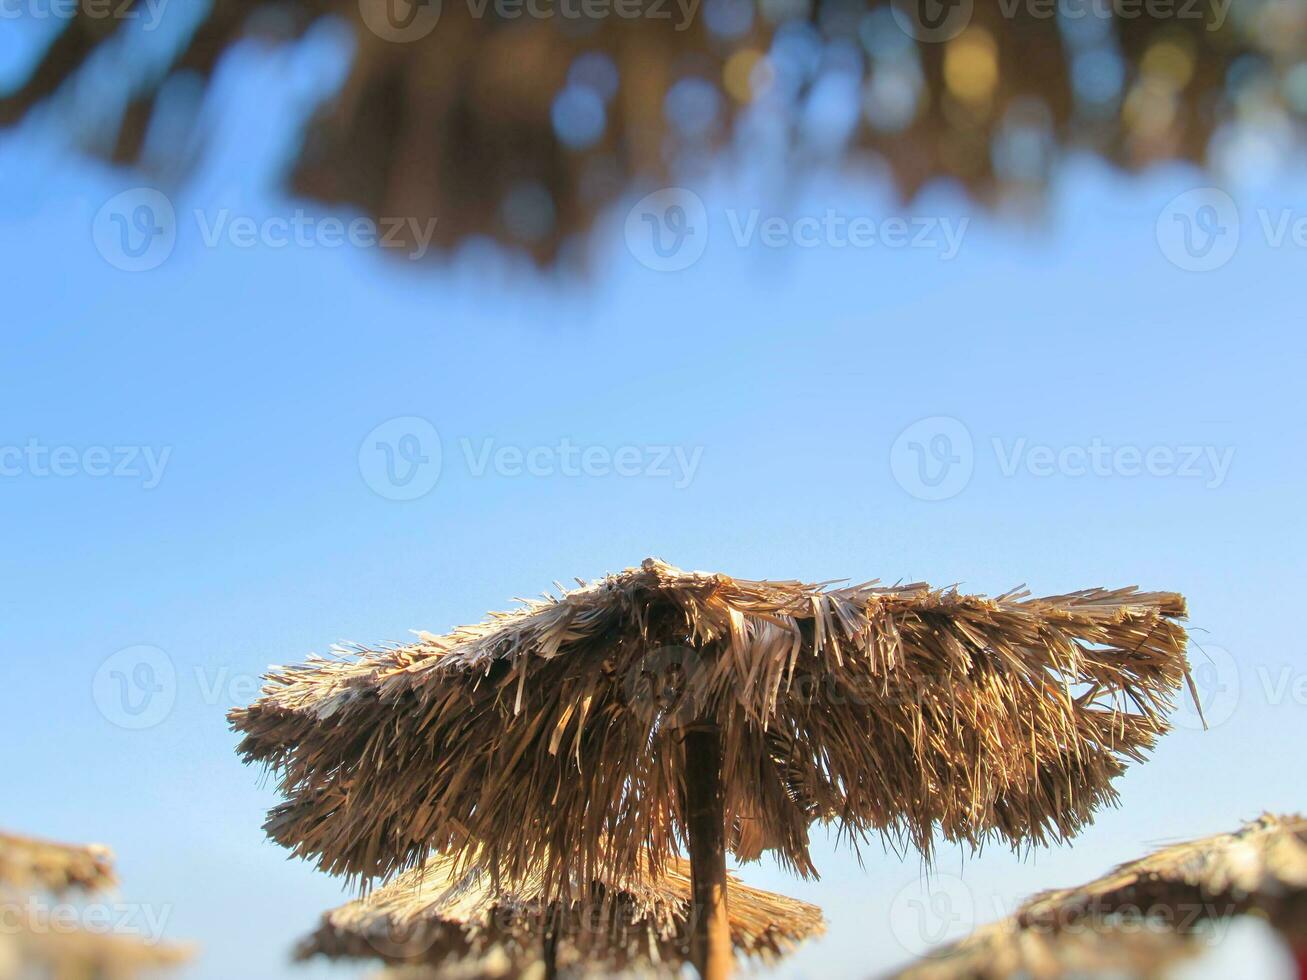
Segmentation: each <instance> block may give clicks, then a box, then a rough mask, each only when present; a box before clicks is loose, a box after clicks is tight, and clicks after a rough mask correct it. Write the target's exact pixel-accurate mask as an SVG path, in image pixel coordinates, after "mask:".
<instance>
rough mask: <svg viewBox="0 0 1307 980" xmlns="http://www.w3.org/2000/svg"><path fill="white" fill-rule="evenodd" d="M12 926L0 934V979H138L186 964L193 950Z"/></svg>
mask: <svg viewBox="0 0 1307 980" xmlns="http://www.w3.org/2000/svg"><path fill="white" fill-rule="evenodd" d="M14 926H15V924H14V923H12V922H11V923H9V924H8V925H7V927H6V929H5V930H4V932H3V933H0V980H31V978H34V977H49V978H52V980H136V978H137V977H148V976H154V975H157V974H159V973H161V972H165V971H169V972H170V971H171V970H172V969H174V968H176V967H179V966H181V965H182V964H184V963H186V962H187V961H188V960H189V959H190V958H191V955H192V952H191V950H189V949H187V948H185V947H182V946H174V945H169V944H160V943H151V942H147V941H145V940H144V939H141V938H139V937H137V936H128V935H115V934H113V933H104V932H90V931H86V930H83V929H66V928H65V929H52V928H51V927H50V925H49V924H48V923H45V924H42V925H41V926H40V927H39V928H37V927H34V926H33V925H32V924H31V923H26V922H23V923H18V924H17V928H15V927H14Z"/></svg>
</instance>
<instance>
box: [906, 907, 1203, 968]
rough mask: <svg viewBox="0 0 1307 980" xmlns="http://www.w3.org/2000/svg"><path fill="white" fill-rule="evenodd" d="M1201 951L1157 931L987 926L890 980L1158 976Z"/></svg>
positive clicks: (1011, 924)
mask: <svg viewBox="0 0 1307 980" xmlns="http://www.w3.org/2000/svg"><path fill="white" fill-rule="evenodd" d="M1197 952H1198V946H1197V944H1196V943H1194V942H1192V941H1191V940H1190V939H1188V938H1187V937H1184V936H1180V935H1177V934H1176V933H1172V932H1166V931H1161V930H1158V929H1118V928H1112V927H1110V926H1102V925H1093V926H1086V927H1085V928H1081V929H1076V930H1073V931H1071V932H1066V933H1058V934H1053V933H1049V932H1046V931H1042V930H1038V929H1032V928H1026V927H1023V926H1021V925H1020V924H1019V923H1018V922H1017V921H1016V920H1015V919H1011V918H1009V919H1003V920H1001V921H999V922H995V923H992V924H990V925H987V926H983V927H981V928H979V929H977V930H976V931H975V932H973V933H972V934H971V935H970V936H968V937H967V938H966V939H963V940H961V941H959V942H957V943H953V944H951V945H949V946H946V947H944V948H943V949H940V950H936V951H934V952H932V953H931V954H930V955H929V956H927V957H925V958H923V959H922V960H921V961H920V962H918V963H916V964H914V965H912V966H910V967H908V968H907V969H905V970H901V971H899V972H898V973H895V974H893V977H892V978H891V980H1009V978H1011V977H1022V978H1025V980H1059V978H1064V977H1101V976H1110V977H1116V978H1119V980H1124V978H1127V977H1137V978H1140V980H1144V978H1149V977H1156V976H1158V975H1159V972H1160V971H1162V970H1164V969H1167V968H1170V967H1172V966H1175V965H1176V964H1178V963H1180V962H1183V961H1184V960H1186V959H1188V958H1190V957H1192V956H1194V955H1196V954H1197Z"/></svg>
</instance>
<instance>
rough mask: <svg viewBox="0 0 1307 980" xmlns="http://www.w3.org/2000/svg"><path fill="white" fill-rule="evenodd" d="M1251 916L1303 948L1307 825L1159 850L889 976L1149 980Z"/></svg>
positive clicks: (1300, 822) (1251, 826)
mask: <svg viewBox="0 0 1307 980" xmlns="http://www.w3.org/2000/svg"><path fill="white" fill-rule="evenodd" d="M1247 913H1252V914H1255V915H1259V916H1262V917H1264V918H1266V919H1268V920H1269V921H1270V922H1271V924H1272V925H1274V926H1276V927H1277V928H1278V929H1280V930H1281V932H1283V933H1284V934H1285V935H1286V936H1287V937H1288V938H1289V939H1290V940H1291V941H1292V942H1293V943H1294V944H1295V945H1297V946H1299V947H1301V946H1302V945H1303V944H1304V943H1307V820H1305V819H1304V818H1303V817H1301V816H1297V815H1294V816H1274V815H1271V814H1264V815H1263V816H1262V817H1260V818H1259V819H1257V820H1255V821H1253V822H1251V823H1248V824H1246V825H1245V826H1244V827H1242V828H1240V829H1239V830H1237V831H1235V832H1234V833H1232V834H1216V835H1214V836H1212V837H1204V838H1200V839H1198V840H1193V841H1188V842H1186V843H1183V844H1175V845H1172V846H1170V847H1164V848H1162V849H1160V850H1158V851H1155V852H1154V853H1153V854H1150V855H1149V856H1148V857H1145V858H1141V859H1139V860H1137V861H1130V862H1127V863H1126V864H1122V865H1120V866H1119V867H1117V868H1115V869H1114V870H1113V871H1111V872H1110V873H1108V874H1107V875H1104V876H1103V877H1102V878H1098V879H1095V880H1094V881H1091V882H1089V883H1088V884H1085V885H1081V886H1079V887H1076V888H1064V889H1058V890H1055V891H1047V892H1041V893H1040V894H1038V895H1036V896H1034V897H1033V898H1031V899H1029V900H1027V901H1026V902H1024V903H1022V905H1021V907H1020V908H1019V909H1018V910H1017V912H1016V914H1015V915H1013V916H1011V917H1010V918H1007V919H1003V920H1001V921H999V922H996V923H994V924H992V925H989V926H984V927H982V928H980V929H977V930H976V931H975V932H974V933H973V934H972V935H971V936H969V937H967V938H966V939H964V940H962V941H961V942H958V943H954V944H953V945H951V946H948V947H945V948H943V949H940V950H936V951H935V952H933V953H932V954H931V955H930V956H929V957H927V958H925V959H923V960H922V961H921V962H919V963H917V964H915V965H913V966H912V967H909V968H908V969H907V970H904V971H903V972H901V973H898V974H895V980H1002V978H1007V977H1011V976H1023V977H1031V978H1034V980H1046V978H1058V977H1081V976H1095V975H1101V974H1110V975H1112V976H1119V977H1123V978H1124V977H1138V978H1141V980H1142V978H1148V977H1153V976H1156V975H1157V973H1158V971H1159V970H1160V969H1162V968H1163V967H1164V966H1171V965H1174V964H1175V963H1176V962H1178V961H1179V960H1182V959H1185V958H1187V957H1190V956H1195V955H1197V954H1198V953H1200V952H1201V950H1202V935H1203V933H1202V927H1203V925H1204V924H1205V923H1209V922H1212V921H1217V920H1223V919H1228V918H1230V917H1232V916H1235V915H1242V914H1247Z"/></svg>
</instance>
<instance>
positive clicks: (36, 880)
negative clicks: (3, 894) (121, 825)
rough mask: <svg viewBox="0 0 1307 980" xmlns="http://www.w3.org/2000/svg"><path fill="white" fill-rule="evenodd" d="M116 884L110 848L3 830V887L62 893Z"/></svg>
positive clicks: (0, 854)
mask: <svg viewBox="0 0 1307 980" xmlns="http://www.w3.org/2000/svg"><path fill="white" fill-rule="evenodd" d="M115 884H116V881H115V878H114V873H113V855H112V854H111V853H110V852H109V849H108V848H105V847H100V846H98V845H95V844H89V845H72V844H56V843H54V842H52V841H45V840H37V839H35V838H31V837H21V836H19V835H17V834H7V833H0V887H3V888H10V889H13V890H16V891H23V892H33V891H47V892H54V893H56V894H59V893H62V892H66V891H70V890H72V889H80V890H82V891H88V892H94V891H103V890H105V889H107V888H112V887H113V886H114V885H115Z"/></svg>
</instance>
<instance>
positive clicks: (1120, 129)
mask: <svg viewBox="0 0 1307 980" xmlns="http://www.w3.org/2000/svg"><path fill="white" fill-rule="evenodd" d="M894 2H895V4H897V8H896V9H893V10H892V9H891V3H890V0H865V2H862V0H702V3H701V2H700V0H603V2H594V0H532V2H531V3H530V4H528V5H526V6H525V7H524V6H523V5H522V4H521V3H520V2H516V0H487V2H482V0H463V2H459V0H444V2H443V3H441V2H440V0H413V3H412V5H411V6H410V3H409V0H212V2H211V4H210V7H211V9H210V10H209V12H208V14H207V16H206V17H205V18H204V19H203V23H202V24H201V26H200V27H199V28H198V30H194V31H193V32H190V33H189V34H187V36H186V40H185V41H184V42H183V43H182V44H181V46H180V48H179V50H177V51H176V52H175V53H174V54H173V56H172V57H171V58H170V59H168V60H167V62H166V64H165V66H164V68H163V69H162V70H160V71H154V70H144V71H142V70H132V71H128V72H124V73H123V77H124V78H130V79H131V81H130V83H127V82H124V84H129V86H130V89H131V90H130V92H129V93H128V95H129V98H128V99H127V100H126V101H125V108H124V107H123V106H122V105H119V104H117V103H116V102H115V101H114V100H112V99H106V100H104V102H103V105H98V106H97V109H96V111H94V112H92V114H91V115H92V120H91V121H90V122H87V123H86V124H85V125H79V124H78V123H77V121H76V120H77V119H78V118H81V117H79V116H78V115H77V112H75V111H72V109H70V111H69V112H68V113H67V114H66V117H67V120H68V122H69V126H70V128H72V129H74V130H75V131H76V132H75V135H77V136H79V137H82V138H83V140H84V142H86V143H87V144H89V146H90V148H91V149H94V150H98V151H99V152H103V153H105V154H107V155H109V156H112V157H113V158H114V159H116V160H121V161H134V160H138V159H140V158H142V156H144V157H145V162H147V163H151V164H163V163H167V162H169V161H168V159H167V158H168V157H169V156H171V157H172V158H173V159H172V160H171V161H170V162H171V163H172V164H176V163H177V159H176V158H177V157H181V158H183V160H182V162H186V161H185V159H184V158H185V157H187V156H188V155H190V154H193V152H194V145H195V137H198V138H199V139H201V140H202V139H203V137H204V135H205V134H203V133H198V134H196V133H185V132H180V131H169V132H168V133H167V134H166V137H167V138H165V139H162V140H161V141H157V140H156V141H155V142H156V143H161V145H151V138H152V137H154V136H158V135H159V134H158V132H152V130H151V128H150V127H151V125H152V123H155V122H157V121H158V117H157V116H156V113H155V110H156V107H157V106H158V105H159V103H160V102H161V101H166V100H168V99H170V100H171V101H170V103H169V104H170V107H171V110H172V111H171V112H170V114H169V119H170V120H172V121H174V122H175V121H176V120H177V119H179V118H192V119H193V118H195V117H197V116H199V111H198V103H197V102H195V101H192V102H188V101H187V100H188V99H196V98H198V93H199V92H200V91H202V86H193V85H191V84H189V83H190V81H191V80H194V79H196V78H201V79H205V80H207V79H208V78H209V77H210V76H212V74H213V73H214V70H215V67H216V66H217V65H218V63H219V61H220V59H221V56H222V55H223V54H224V52H226V51H228V50H229V49H231V48H232V46H233V45H234V44H236V43H237V42H238V41H240V40H241V39H243V38H250V37H264V38H269V37H270V38H274V39H285V38H293V37H296V36H299V35H300V34H302V33H303V32H304V31H305V30H306V28H308V26H309V25H311V24H314V23H318V22H320V21H321V19H322V18H324V17H326V16H329V15H330V16H334V17H336V18H338V19H340V20H341V21H343V22H344V23H345V24H346V25H347V26H348V28H349V30H350V32H351V34H352V37H353V41H354V45H355V53H354V57H353V61H352V64H351V69H350V73H349V77H348V80H347V81H346V82H345V84H344V88H343V90H342V91H341V92H340V93H339V94H338V96H337V97H335V98H334V99H332V101H331V102H330V103H329V104H327V105H325V106H324V107H322V109H321V111H319V112H317V114H316V115H315V116H314V117H313V118H312V120H311V122H310V123H309V124H308V127H307V131H306V133H305V139H304V144H303V149H302V152H301V153H300V154H299V158H298V160H297V162H296V165H295V167H294V174H293V180H292V184H293V187H294V188H295V189H297V190H298V191H299V192H301V193H303V194H306V195H308V196H310V197H312V198H316V199H320V200H323V201H327V202H349V203H350V204H353V205H357V206H359V207H361V208H363V209H365V210H366V211H367V212H369V213H370V214H372V215H374V216H378V217H388V216H389V217H396V216H412V217H415V218H418V219H420V220H423V221H425V220H426V219H428V218H430V217H435V218H437V219H438V225H437V229H436V239H437V244H442V245H451V244H453V243H456V242H458V241H460V240H462V239H464V238H466V237H468V236H470V235H489V236H493V237H495V238H498V239H501V240H503V241H507V242H510V243H512V244H514V245H517V246H519V247H522V248H525V249H527V250H529V251H530V252H531V253H532V254H533V255H535V256H536V258H538V259H540V260H549V259H551V258H553V257H554V256H556V255H557V253H558V250H559V248H560V246H561V245H563V244H564V243H565V242H566V241H567V240H569V238H571V237H572V236H575V235H576V234H577V233H579V232H583V231H585V230H586V229H587V228H588V227H589V226H590V224H591V222H592V220H593V218H594V216H595V214H596V211H597V210H598V209H599V208H601V207H603V206H604V205H605V204H607V203H609V202H611V201H612V200H613V199H614V198H615V196H616V195H617V194H619V193H620V192H622V191H623V190H625V189H627V188H628V187H629V186H630V185H631V184H633V183H642V184H645V185H648V186H649V187H651V188H652V187H654V186H658V185H661V184H665V183H668V182H683V179H684V177H685V173H686V171H685V168H684V166H682V165H680V164H683V163H684V161H686V160H696V159H702V158H703V157H704V156H705V153H706V152H707V151H711V150H712V149H714V148H720V147H721V146H723V145H725V144H727V143H728V142H729V141H730V140H731V138H732V136H731V134H732V132H733V131H735V130H736V127H735V124H736V122H737V121H739V120H740V119H742V118H744V117H745V115H746V113H747V111H748V110H750V109H757V110H758V115H757V118H758V119H760V120H762V121H763V122H764V125H770V126H772V127H773V128H775V129H776V130H777V131H778V132H779V133H780V134H781V136H782V142H785V143H788V144H789V145H791V146H792V147H793V148H794V149H795V152H796V153H797V154H799V157H800V159H801V160H802V159H807V158H810V157H812V156H813V155H816V156H821V155H823V154H827V153H828V152H833V153H834V154H835V155H836V156H837V157H838V156H841V155H842V156H844V157H845V158H847V159H851V160H863V159H865V158H866V156H867V154H866V153H863V152H862V151H869V153H870V154H871V155H874V156H876V157H879V158H882V159H883V160H884V161H885V162H886V163H887V164H888V166H889V168H890V171H891V172H892V174H893V177H894V180H895V181H896V183H897V185H898V186H899V188H900V189H901V190H902V191H903V192H904V193H905V194H911V193H912V192H913V191H915V190H916V189H917V188H918V187H920V186H921V185H922V184H923V183H924V182H925V181H927V180H930V179H932V178H935V177H940V176H946V177H952V178H956V179H957V180H958V181H960V182H961V183H962V184H964V185H965V186H966V187H967V188H969V189H970V190H971V192H972V193H973V194H974V195H975V196H976V197H978V198H980V199H984V200H992V199H993V198H995V197H996V196H997V195H999V194H1002V193H1003V192H1004V191H1005V190H1008V189H1012V188H1017V189H1021V188H1030V187H1037V186H1039V185H1040V184H1042V183H1043V181H1044V180H1045V178H1046V177H1047V175H1048V169H1049V164H1050V159H1051V151H1052V150H1054V149H1055V148H1065V147H1083V148H1087V149H1091V150H1094V151H1096V152H1098V153H1101V154H1102V155H1104V156H1105V157H1107V158H1108V159H1110V160H1113V161H1115V162H1117V163H1119V164H1121V165H1124V166H1127V167H1138V166H1140V165H1143V164H1145V163H1147V162H1149V161H1153V160H1158V159H1165V158H1173V157H1181V158H1188V159H1195V160H1202V159H1203V158H1204V157H1205V155H1206V153H1207V150H1208V146H1209V142H1210V140H1211V137H1212V135H1213V133H1214V132H1215V131H1217V129H1218V128H1219V127H1220V126H1222V125H1223V124H1224V123H1227V122H1233V123H1238V124H1242V123H1248V122H1263V123H1265V122H1269V123H1270V124H1271V125H1273V126H1274V125H1278V124H1280V123H1284V122H1287V121H1289V120H1291V119H1300V118H1301V115H1302V113H1303V112H1304V111H1307V90H1304V81H1303V75H1302V72H1301V70H1299V71H1298V72H1297V73H1296V74H1294V73H1293V71H1292V70H1293V68H1294V67H1295V65H1297V64H1298V62H1299V59H1300V57H1301V54H1302V51H1303V48H1304V41H1305V38H1307V10H1305V9H1304V5H1303V4H1301V3H1299V2H1296V0H1246V2H1245V0H1240V2H1237V3H1233V4H1229V3H1219V2H1212V3H1188V2H1177V3H1156V4H1152V3H1147V4H1146V3H1137V4H1136V3H1132V4H1130V5H1128V7H1126V6H1125V5H1115V4H1111V3H1088V2H1077V3H1069V4H1062V5H1054V4H1047V3H1035V2H1029V0H1027V2H1022V0H954V2H951V3H943V4H940V3H936V2H935V0H894ZM88 6H89V5H81V4H79V5H76V9H77V13H76V14H75V15H74V16H73V17H72V18H71V22H70V23H69V24H68V25H67V27H66V28H65V29H64V30H63V31H62V33H61V34H60V35H59V36H58V38H57V39H56V40H55V41H54V42H53V43H52V44H51V45H50V46H49V49H48V50H47V51H46V53H45V55H44V57H43V58H41V59H40V60H39V62H38V64H37V65H36V67H35V69H34V70H33V71H32V73H31V75H30V77H29V78H27V79H26V80H25V81H24V82H23V83H22V84H21V85H20V86H19V87H18V88H17V90H16V91H13V92H11V93H9V94H8V95H5V96H3V97H0V124H3V123H6V122H13V121H15V120H17V119H19V118H21V117H22V116H23V115H24V114H25V113H26V112H27V111H28V110H29V109H31V108H32V107H33V106H35V105H37V104H38V103H40V102H42V101H43V100H45V99H47V98H48V97H50V96H51V95H54V94H56V93H58V92H60V91H61V90H62V92H63V93H65V94H67V101H68V102H69V103H70V104H71V103H74V102H77V101H78V100H80V103H81V106H82V108H83V109H85V106H86V105H87V101H86V100H88V99H91V98H92V97H93V94H94V93H93V92H91V91H90V90H88V89H87V88H86V87H85V86H83V88H82V89H81V90H80V92H79V93H78V94H77V96H76V97H75V98H74V96H73V95H72V94H71V93H72V91H73V86H72V85H71V84H70V80H72V79H73V78H74V76H75V75H76V73H77V72H78V71H79V70H80V69H82V68H83V67H85V66H86V65H88V64H90V63H92V62H94V61H95V60H96V59H97V58H102V59H106V60H105V62H104V63H105V64H109V65H113V64H122V65H123V66H124V67H125V68H126V67H129V66H134V60H135V59H136V57H137V56H136V55H135V54H134V49H133V48H132V44H133V43H137V42H140V40H141V32H140V31H138V30H136V28H137V27H138V26H139V23H137V22H133V21H129V20H123V19H121V18H119V17H106V16H104V15H103V14H102V13H101V14H99V15H96V14H95V13H88V12H87V10H86V8H87V7H88ZM96 6H99V5H96ZM112 6H113V8H114V9H115V10H119V9H123V10H127V11H129V12H130V11H133V10H134V11H136V12H137V13H142V11H143V8H144V7H145V3H144V0H115V2H114V4H113V5H112ZM173 6H176V8H177V9H176V10H173V9H171V8H172V7H173ZM186 6H187V5H166V6H165V9H164V12H163V15H162V16H163V17H164V18H169V17H178V18H180V17H184V16H190V15H191V14H189V13H187V12H185V11H184V10H183V9H182V8H184V7H186ZM1056 7H1065V8H1066V9H1067V10H1068V11H1069V12H1070V13H1069V14H1067V15H1066V16H1058V15H1057V14H1056V13H1055V8H1056ZM1118 9H1120V10H1121V11H1123V13H1122V14H1121V15H1114V14H1113V11H1115V10H1118ZM388 10H389V11H390V13H389V14H388V13H387V11H388ZM569 12H570V13H569ZM433 13H434V16H433ZM932 15H935V16H939V17H941V18H942V20H940V21H939V22H936V21H932V20H931V17H932ZM142 16H144V15H143V13H142ZM406 20H407V21H408V22H409V23H408V25H407V26H405V21H406ZM125 24H132V25H133V29H132V30H131V31H129V30H126V29H124V25H125ZM162 33H163V32H162V30H160V31H158V32H156V36H159V35H161V34H162ZM396 38H403V39H404V40H396ZM104 77H105V76H101V78H102V79H103V78H104ZM161 92H163V93H167V98H166V99H165V98H164V97H162V96H161V95H160V93H161ZM83 122H85V120H83ZM678 161H679V163H678Z"/></svg>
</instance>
